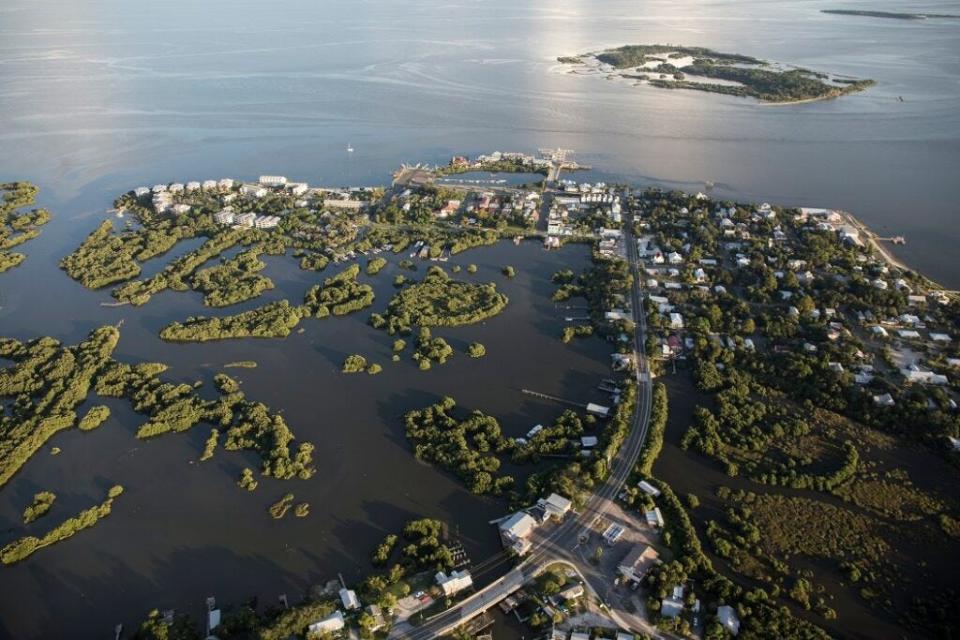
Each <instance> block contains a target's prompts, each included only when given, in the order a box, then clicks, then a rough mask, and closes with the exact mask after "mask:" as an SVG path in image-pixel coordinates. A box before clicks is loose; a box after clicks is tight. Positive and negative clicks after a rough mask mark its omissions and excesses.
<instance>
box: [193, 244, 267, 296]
mask: <svg viewBox="0 0 960 640" xmlns="http://www.w3.org/2000/svg"><path fill="white" fill-rule="evenodd" d="M260 251H261V249H260V248H259V247H254V248H251V249H248V250H247V251H243V252H241V253H239V254H237V255H236V257H234V258H231V259H230V260H226V261H224V262H223V264H220V265H217V266H215V267H207V268H206V269H201V270H200V271H197V273H196V274H195V275H194V276H193V279H192V280H191V286H192V287H193V288H194V290H196V291H199V292H201V293H203V294H204V296H203V304H205V305H207V306H208V307H226V306H228V305H231V304H237V303H238V302H243V301H245V300H251V299H253V298H256V297H257V296H259V295H260V294H261V293H263V292H264V291H267V290H268V289H272V288H273V281H272V280H270V278H267V277H266V276H263V275H260V273H258V272H259V271H262V270H263V269H264V267H266V266H267V264H266V263H265V262H264V261H263V260H260V259H259V257H258V256H259V254H260Z"/></svg>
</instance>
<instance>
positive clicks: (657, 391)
mask: <svg viewBox="0 0 960 640" xmlns="http://www.w3.org/2000/svg"><path fill="white" fill-rule="evenodd" d="M668 406H669V403H668V401H667V387H666V386H665V385H664V384H663V383H662V382H658V383H656V384H655V385H653V404H652V406H651V408H650V425H649V431H648V432H647V439H646V441H645V442H644V444H643V451H642V452H641V453H640V459H639V460H638V461H637V471H638V472H639V473H641V474H642V475H644V476H650V475H652V474H653V463H654V462H656V461H657V458H658V457H659V456H660V451H661V450H662V449H663V434H664V431H665V430H666V428H667V411H668Z"/></svg>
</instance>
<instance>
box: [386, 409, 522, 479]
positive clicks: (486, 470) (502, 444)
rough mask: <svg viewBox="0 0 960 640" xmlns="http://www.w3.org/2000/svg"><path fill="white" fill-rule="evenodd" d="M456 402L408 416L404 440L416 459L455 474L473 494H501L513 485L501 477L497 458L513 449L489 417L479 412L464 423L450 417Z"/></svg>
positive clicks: (504, 477)
mask: <svg viewBox="0 0 960 640" xmlns="http://www.w3.org/2000/svg"><path fill="white" fill-rule="evenodd" d="M455 406H456V402H455V401H454V400H453V398H449V397H447V398H444V399H443V400H441V401H440V402H438V403H437V404H435V405H431V406H429V407H427V408H425V409H419V410H415V411H411V412H409V413H407V415H406V417H405V418H404V420H405V422H406V430H407V438H408V439H410V441H411V442H413V445H414V455H416V457H417V459H419V460H424V461H426V462H430V463H432V464H436V465H437V466H440V467H442V468H444V469H448V470H450V471H453V472H454V473H456V474H457V475H458V476H460V478H462V479H463V481H464V482H466V484H467V486H468V487H469V488H470V491H472V492H473V493H476V494H485V493H494V494H497V495H499V494H501V493H503V491H504V490H506V489H509V488H510V487H511V486H512V485H513V477H512V476H509V475H501V474H499V473H498V471H499V469H500V458H499V457H498V456H497V454H503V453H506V452H508V451H509V450H510V448H511V447H512V446H513V443H512V441H510V440H509V439H507V438H505V437H504V436H503V434H502V432H501V430H500V425H499V424H498V423H497V421H496V419H495V418H493V417H492V416H488V415H485V414H483V413H481V412H479V411H474V412H472V413H471V414H470V415H469V416H468V417H467V418H466V419H464V420H458V419H457V418H455V417H453V416H452V415H451V412H452V411H453V409H454V407H455Z"/></svg>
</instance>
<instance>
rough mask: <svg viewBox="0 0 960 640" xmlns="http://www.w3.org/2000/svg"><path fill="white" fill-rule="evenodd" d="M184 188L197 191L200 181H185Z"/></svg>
mask: <svg viewBox="0 0 960 640" xmlns="http://www.w3.org/2000/svg"><path fill="white" fill-rule="evenodd" d="M186 188H187V191H199V190H200V183H199V182H197V181H196V180H191V181H190V182H188V183H187V187H186Z"/></svg>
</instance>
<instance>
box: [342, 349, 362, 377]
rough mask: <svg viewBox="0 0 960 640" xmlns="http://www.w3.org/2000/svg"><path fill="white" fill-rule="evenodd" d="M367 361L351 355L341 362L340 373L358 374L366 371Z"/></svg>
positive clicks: (359, 356) (356, 355)
mask: <svg viewBox="0 0 960 640" xmlns="http://www.w3.org/2000/svg"><path fill="white" fill-rule="evenodd" d="M366 368H367V359H366V358H364V357H363V356H361V355H359V354H356V353H354V354H351V355H349V356H347V357H346V358H345V359H344V360H343V368H342V371H343V372H344V373H360V372H361V371H364V370H366Z"/></svg>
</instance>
